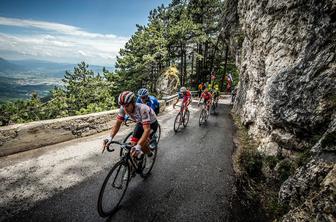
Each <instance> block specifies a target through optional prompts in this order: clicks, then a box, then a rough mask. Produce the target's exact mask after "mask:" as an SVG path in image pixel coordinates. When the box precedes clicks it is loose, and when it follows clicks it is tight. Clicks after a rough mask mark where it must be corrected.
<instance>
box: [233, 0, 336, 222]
mask: <svg viewBox="0 0 336 222" xmlns="http://www.w3.org/2000/svg"><path fill="white" fill-rule="evenodd" d="M232 2H233V1H232ZM236 8H237V13H238V17H239V25H240V30H241V32H242V33H241V35H242V36H243V37H244V40H243V43H242V46H241V51H240V52H239V55H240V62H239V63H238V64H239V69H240V82H239V86H238V87H239V89H238V94H237V98H236V102H235V104H234V109H233V111H234V112H236V113H237V114H238V115H239V116H240V117H241V120H242V123H243V124H244V125H245V126H247V128H248V129H249V133H250V134H251V135H253V136H254V138H256V139H257V140H258V141H259V142H260V146H259V148H258V149H259V150H260V151H262V152H263V153H265V154H268V155H275V154H279V152H281V153H286V152H283V151H284V150H290V151H291V152H289V153H287V155H290V153H292V152H293V151H304V150H311V151H312V153H313V156H312V157H311V159H310V161H309V162H308V164H306V165H305V166H303V167H301V168H299V169H297V171H296V173H295V174H294V175H293V176H291V177H290V178H289V179H288V180H287V181H286V182H285V183H284V184H283V185H282V187H281V190H280V193H279V200H280V201H281V202H282V203H285V204H289V206H290V209H292V210H290V211H289V213H288V214H286V215H285V216H284V218H283V220H284V221H311V220H315V221H335V220H336V209H335V206H336V202H335V201H336V194H335V193H336V192H335V187H336V173H335V163H336V157H335V155H336V148H335V144H336V133H335V128H336V122H335V119H336V1H335V0H321V1H315V0H308V1H303V0H299V1H297V0H259V1H254V0H247V1H243V0H240V1H238V5H237V7H236Z"/></svg>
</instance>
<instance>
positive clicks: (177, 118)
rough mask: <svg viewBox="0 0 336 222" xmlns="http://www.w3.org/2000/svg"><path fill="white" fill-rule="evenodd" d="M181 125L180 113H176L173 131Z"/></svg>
mask: <svg viewBox="0 0 336 222" xmlns="http://www.w3.org/2000/svg"><path fill="white" fill-rule="evenodd" d="M180 125H181V113H178V114H177V115H176V117H175V121H174V131H175V132H177V131H178V130H179V128H180Z"/></svg>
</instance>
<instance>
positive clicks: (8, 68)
mask: <svg viewBox="0 0 336 222" xmlns="http://www.w3.org/2000/svg"><path fill="white" fill-rule="evenodd" d="M76 66H77V64H68V63H55V62H50V61H43V60H33V59H29V60H5V59H3V58H0V75H1V74H2V76H10V77H24V76H30V77H32V76H35V77H53V78H63V76H64V73H65V71H73V69H74V67H76ZM89 69H91V70H92V71H94V72H95V73H102V71H103V66H97V65H90V64H89ZM106 69H108V70H111V71H112V70H114V68H113V67H106ZM4 74H5V75H4Z"/></svg>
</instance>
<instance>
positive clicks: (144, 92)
mask: <svg viewBox="0 0 336 222" xmlns="http://www.w3.org/2000/svg"><path fill="white" fill-rule="evenodd" d="M138 96H140V97H142V96H148V90H147V89H146V88H141V89H139V91H138Z"/></svg>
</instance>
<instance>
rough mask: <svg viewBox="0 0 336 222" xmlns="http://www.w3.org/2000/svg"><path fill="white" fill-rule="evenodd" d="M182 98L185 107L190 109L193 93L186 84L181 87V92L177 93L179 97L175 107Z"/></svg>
mask: <svg viewBox="0 0 336 222" xmlns="http://www.w3.org/2000/svg"><path fill="white" fill-rule="evenodd" d="M180 99H183V100H182V106H184V107H185V109H186V110H188V106H189V104H190V103H191V93H190V91H189V90H187V88H186V87H184V86H182V87H181V89H180V92H178V93H177V99H176V102H175V103H174V105H173V108H174V109H175V106H176V104H177V103H178V102H179V100H180Z"/></svg>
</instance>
